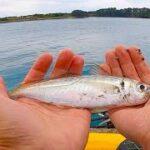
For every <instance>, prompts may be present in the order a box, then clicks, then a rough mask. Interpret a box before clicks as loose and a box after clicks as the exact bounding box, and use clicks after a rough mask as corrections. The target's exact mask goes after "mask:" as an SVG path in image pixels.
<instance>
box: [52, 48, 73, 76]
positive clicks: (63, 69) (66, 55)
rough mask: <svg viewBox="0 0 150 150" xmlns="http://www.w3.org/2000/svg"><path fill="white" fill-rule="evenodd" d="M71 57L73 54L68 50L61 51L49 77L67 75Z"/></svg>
mask: <svg viewBox="0 0 150 150" xmlns="http://www.w3.org/2000/svg"><path fill="white" fill-rule="evenodd" d="M73 57H74V54H73V52H72V51H71V50H70V49H64V50H62V51H61V52H60V54H59V56H58V58H57V61H56V64H55V67H54V69H53V71H52V73H51V75H50V78H55V77H59V76H61V75H64V74H65V73H67V72H68V70H69V68H70V66H71V63H72V60H73Z"/></svg>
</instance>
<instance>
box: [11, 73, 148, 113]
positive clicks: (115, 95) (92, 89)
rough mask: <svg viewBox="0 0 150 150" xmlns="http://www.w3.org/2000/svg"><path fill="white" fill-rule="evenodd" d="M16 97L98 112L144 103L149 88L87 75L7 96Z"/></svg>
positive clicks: (23, 88) (28, 87)
mask: <svg viewBox="0 0 150 150" xmlns="http://www.w3.org/2000/svg"><path fill="white" fill-rule="evenodd" d="M18 96H26V97H29V98H33V99H38V100H40V101H43V102H47V103H51V104H54V105H62V106H69V107H75V108H87V109H91V110H93V111H94V110H96V111H97V112H98V111H99V112H100V111H101V110H105V111H106V110H108V109H110V108H115V107H122V106H133V105H139V104H142V103H145V102H146V101H147V100H148V99H149V97H150V86H149V85H146V84H144V83H141V82H139V81H136V80H131V79H128V78H122V77H113V76H101V75H89V76H76V77H66V78H60V79H53V80H48V81H42V82H37V83H31V84H26V85H22V86H20V87H18V88H17V89H16V90H14V91H12V92H11V93H10V97H18Z"/></svg>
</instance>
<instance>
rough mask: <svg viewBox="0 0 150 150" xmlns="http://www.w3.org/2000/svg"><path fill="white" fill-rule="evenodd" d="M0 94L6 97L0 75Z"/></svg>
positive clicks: (5, 90)
mask: <svg viewBox="0 0 150 150" xmlns="http://www.w3.org/2000/svg"><path fill="white" fill-rule="evenodd" d="M0 95H3V96H7V97H8V94H7V88H6V86H5V83H4V80H3V78H2V77H0Z"/></svg>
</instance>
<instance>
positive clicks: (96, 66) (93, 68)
mask: <svg viewBox="0 0 150 150" xmlns="http://www.w3.org/2000/svg"><path fill="white" fill-rule="evenodd" d="M90 75H100V65H99V64H93V65H92V66H91V68H90Z"/></svg>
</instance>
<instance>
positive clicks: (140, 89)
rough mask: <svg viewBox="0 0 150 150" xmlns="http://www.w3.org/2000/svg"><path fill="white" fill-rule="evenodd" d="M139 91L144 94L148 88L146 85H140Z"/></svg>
mask: <svg viewBox="0 0 150 150" xmlns="http://www.w3.org/2000/svg"><path fill="white" fill-rule="evenodd" d="M138 89H139V91H140V92H143V91H145V90H146V86H145V85H144V84H139V85H138Z"/></svg>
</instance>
